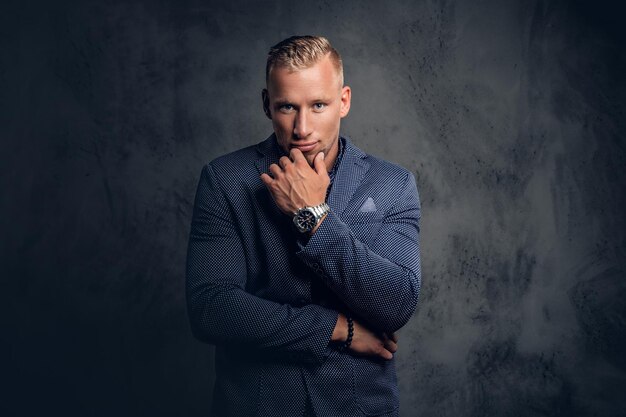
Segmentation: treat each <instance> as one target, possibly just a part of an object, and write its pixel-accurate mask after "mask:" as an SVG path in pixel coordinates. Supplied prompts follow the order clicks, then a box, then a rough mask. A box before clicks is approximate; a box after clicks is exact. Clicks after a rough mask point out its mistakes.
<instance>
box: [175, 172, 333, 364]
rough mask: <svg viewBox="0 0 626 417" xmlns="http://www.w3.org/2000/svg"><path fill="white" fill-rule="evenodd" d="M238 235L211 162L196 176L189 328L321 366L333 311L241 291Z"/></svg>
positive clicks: (214, 339) (243, 273)
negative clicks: (272, 299) (198, 178)
mask: <svg viewBox="0 0 626 417" xmlns="http://www.w3.org/2000/svg"><path fill="white" fill-rule="evenodd" d="M246 281H247V267H246V260H245V254H244V250H243V247H242V242H241V237H240V234H239V232H238V229H237V225H236V224H234V223H233V219H232V215H231V212H230V209H229V207H228V204H227V202H226V200H225V198H224V196H223V194H222V191H221V189H220V186H219V184H218V182H217V179H216V177H215V174H214V172H213V169H212V167H211V165H210V164H208V165H206V166H205V167H204V168H203V170H202V174H201V176H200V181H199V184H198V188H197V191H196V197H195V202H194V210H193V218H192V222H191V231H190V235H189V246H188V250H187V271H186V294H187V310H188V314H189V318H190V322H191V329H192V332H193V334H194V336H196V337H197V338H198V339H199V340H201V341H204V342H207V343H212V344H232V345H233V346H234V347H235V346H236V347H239V348H241V347H244V348H256V349H259V350H261V351H264V352H265V353H268V354H270V355H274V354H277V355H282V357H283V358H292V359H296V360H298V361H304V362H317V363H321V362H322V361H323V360H324V359H325V357H326V356H327V355H328V351H327V350H326V348H327V346H328V344H329V341H330V338H331V335H332V332H333V330H334V328H335V324H336V322H337V319H338V313H337V312H336V311H334V310H331V309H327V308H324V307H322V306H319V305H314V304H310V305H306V306H303V307H293V306H291V305H289V304H280V303H277V302H274V301H271V300H267V299H264V298H261V297H257V296H255V295H254V294H251V293H248V292H246V291H245V286H246Z"/></svg>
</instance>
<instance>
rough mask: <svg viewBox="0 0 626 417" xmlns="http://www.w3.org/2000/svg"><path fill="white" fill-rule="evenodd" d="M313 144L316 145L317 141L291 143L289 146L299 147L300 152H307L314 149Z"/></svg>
mask: <svg viewBox="0 0 626 417" xmlns="http://www.w3.org/2000/svg"><path fill="white" fill-rule="evenodd" d="M315 145H317V142H310V143H292V144H291V148H296V149H300V151H301V152H302V153H304V152H309V151H312V150H313V149H315Z"/></svg>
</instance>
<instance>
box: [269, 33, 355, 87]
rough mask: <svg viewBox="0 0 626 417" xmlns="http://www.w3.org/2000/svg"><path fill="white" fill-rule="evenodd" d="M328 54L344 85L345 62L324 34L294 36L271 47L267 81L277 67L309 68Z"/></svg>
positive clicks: (291, 68)
mask: <svg viewBox="0 0 626 417" xmlns="http://www.w3.org/2000/svg"><path fill="white" fill-rule="evenodd" d="M327 55H328V56H329V57H330V60H331V62H332V63H333V65H334V67H335V69H336V70H337V72H338V73H339V79H340V82H341V85H343V63H342V62H341V56H340V55H339V52H337V50H336V49H335V48H333V47H332V45H331V44H330V42H329V41H328V39H326V38H324V37H323V36H309V35H305V36H292V37H290V38H287V39H285V40H283V41H280V42H279V43H277V44H276V45H274V46H272V47H271V48H270V51H269V53H268V54H267V65H266V66H265V82H266V83H267V82H268V80H269V78H270V72H271V71H272V69H273V68H275V67H286V68H289V69H290V70H293V71H295V70H299V69H304V68H309V67H311V66H313V65H315V64H316V63H318V62H319V61H321V60H322V59H323V58H324V57H326V56H327Z"/></svg>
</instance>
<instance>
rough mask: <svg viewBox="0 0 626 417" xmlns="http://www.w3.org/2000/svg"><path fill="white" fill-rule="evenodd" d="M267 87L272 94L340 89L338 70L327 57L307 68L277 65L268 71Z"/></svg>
mask: <svg viewBox="0 0 626 417" xmlns="http://www.w3.org/2000/svg"><path fill="white" fill-rule="evenodd" d="M267 89H268V91H269V92H270V94H271V95H274V96H276V95H278V96H289V95H292V94H299V93H309V94H332V93H334V92H336V91H340V90H341V85H340V77H339V71H337V69H336V68H335V66H334V65H333V64H332V62H331V60H330V59H329V58H328V57H325V58H323V59H322V60H320V61H318V62H316V63H315V64H313V65H312V66H310V67H308V68H302V69H293V68H289V67H285V66H278V67H274V68H272V70H271V71H270V74H269V78H268V81H267Z"/></svg>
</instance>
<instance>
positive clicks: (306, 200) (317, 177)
mask: <svg viewBox="0 0 626 417" xmlns="http://www.w3.org/2000/svg"><path fill="white" fill-rule="evenodd" d="M313 166H314V168H315V169H313V168H311V166H310V165H309V163H308V161H307V160H306V158H305V157H304V155H303V154H302V151H300V149H296V148H293V149H292V150H291V152H289V158H288V157H286V156H283V157H281V158H280V160H279V161H278V165H277V164H272V165H270V172H271V173H272V176H273V178H272V177H271V176H269V175H268V174H266V173H263V174H261V180H262V181H263V183H265V185H266V186H267V188H268V190H269V191H270V193H271V194H272V198H273V199H274V201H275V202H276V205H277V206H278V208H279V209H280V210H281V211H282V212H283V213H285V214H288V215H290V216H293V214H294V212H295V211H297V210H298V209H299V208H302V207H305V206H315V205H318V204H322V203H323V202H324V201H326V190H327V189H328V186H329V184H330V178H329V177H328V172H327V171H326V164H324V153H323V152H320V153H318V154H317V155H315V159H314V160H313Z"/></svg>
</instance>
